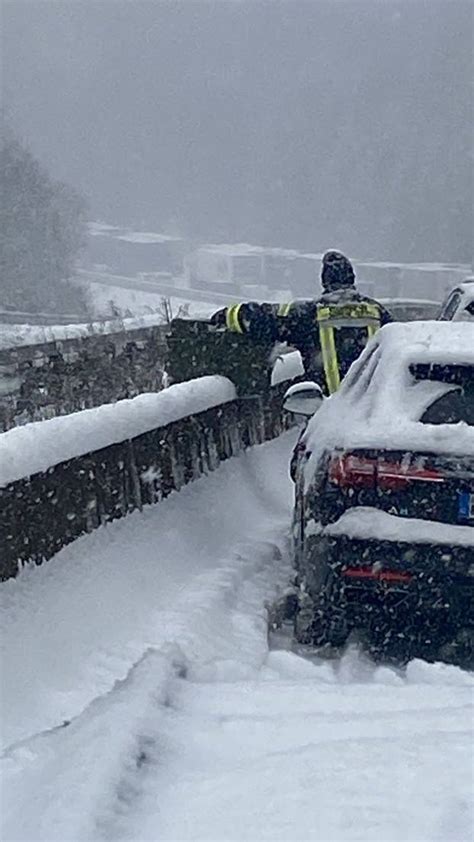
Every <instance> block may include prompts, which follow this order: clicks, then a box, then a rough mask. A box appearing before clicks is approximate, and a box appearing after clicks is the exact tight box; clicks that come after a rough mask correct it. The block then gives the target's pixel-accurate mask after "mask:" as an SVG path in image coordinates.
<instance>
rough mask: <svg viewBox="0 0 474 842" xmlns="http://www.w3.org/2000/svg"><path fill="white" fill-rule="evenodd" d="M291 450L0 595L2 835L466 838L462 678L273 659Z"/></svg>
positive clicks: (143, 517) (430, 671)
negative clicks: (270, 629) (268, 606)
mask: <svg viewBox="0 0 474 842" xmlns="http://www.w3.org/2000/svg"><path fill="white" fill-rule="evenodd" d="M294 439H295V433H294V432H291V433H287V434H286V435H284V436H282V437H281V438H280V439H278V440H276V441H274V442H270V443H267V444H265V445H261V446H259V447H255V448H253V449H251V450H249V451H247V452H246V453H244V454H242V455H241V456H239V457H238V458H235V459H231V460H229V461H228V462H226V463H224V464H222V465H221V466H220V467H219V468H218V470H217V471H216V472H214V473H213V474H211V475H209V476H207V477H203V478H201V479H199V480H197V481H196V482H194V483H192V484H191V485H190V486H187V487H185V488H184V489H182V490H181V491H180V492H179V493H176V494H172V495H170V497H168V498H167V499H166V500H164V501H162V502H161V503H160V504H159V505H157V506H154V507H150V508H148V509H146V510H145V511H144V512H143V513H135V514H133V515H131V516H129V517H128V518H127V519H125V520H122V521H118V522H115V523H113V524H110V525H108V526H107V527H102V528H101V529H99V530H97V531H96V532H94V533H93V534H91V535H87V536H84V537H83V538H81V539H79V540H77V541H76V542H75V543H73V544H71V545H69V546H68V547H66V548H65V549H63V550H62V551H61V552H60V553H59V554H58V555H57V556H56V557H55V558H53V559H52V560H51V561H50V562H48V563H47V564H45V565H43V566H42V567H39V568H29V569H26V570H25V571H23V572H22V574H21V575H20V576H19V577H18V578H17V579H16V580H10V581H8V582H6V583H4V584H3V585H1V586H0V603H1V608H2V612H1V617H2V634H1V639H2V645H3V647H4V651H3V655H2V668H3V678H2V691H3V698H2V708H3V720H4V721H3V743H4V753H3V757H2V776H3V780H2V782H1V785H0V789H1V791H2V794H3V804H2V816H3V823H4V829H3V838H4V839H6V840H9V842H13V840H22V842H33V840H34V842H42V840H44V842H46V840H47V842H66V841H67V842H79V840H81V842H82V841H83V840H84V842H85V840H89V842H91V840H94V842H98V840H114V842H118V840H121V839H128V840H134V842H142V840H157V839H160V840H164V841H165V840H167V842H171V840H174V842H176V840H180V842H181V841H182V840H203V841H204V840H215V841H216V842H217V840H219V842H222V840H239V841H240V842H244V840H245V842H250V840H260V839H268V840H279V839H281V840H283V839H284V840H291V842H294V840H310V839H311V840H318V842H322V840H324V842H345V840H355V839H358V840H364V842H366V840H374V842H375V840H377V842H380V841H381V840H383V842H389V840H398V842H422V840H430V842H431V840H437V842H438V841H439V842H441V840H443V842H445V840H451V842H454V841H455V840H456V842H461V840H462V842H465V840H468V839H469V838H470V832H471V823H470V815H469V800H470V797H471V787H472V768H471V755H472V752H471V745H472V743H471V738H470V734H469V730H470V727H471V715H470V707H469V705H470V702H471V701H472V686H473V684H472V679H471V676H469V675H468V674H466V673H463V672H462V671H461V670H459V669H457V668H454V667H449V666H442V665H428V664H424V663H422V662H413V663H411V664H410V665H409V666H408V668H407V669H406V670H405V671H396V670H394V669H389V668H385V667H375V666H374V665H372V664H370V663H367V662H366V661H365V660H364V658H363V657H362V656H361V655H360V654H359V653H358V652H357V651H355V650H349V651H348V652H347V653H346V654H345V655H344V656H343V658H342V660H340V661H334V662H323V661H321V660H318V659H314V660H313V661H312V662H311V661H308V660H305V659H303V658H301V657H299V655H298V654H296V653H294V652H291V651H282V650H277V649H273V651H269V648H268V640H267V627H266V611H265V603H266V601H268V600H271V599H272V598H273V597H274V596H275V594H276V593H277V592H278V590H279V588H281V587H282V586H284V583H285V582H286V581H287V577H288V573H289V568H288V559H287V552H286V534H287V530H288V525H289V524H288V521H289V511H290V506H291V497H292V488H291V484H290V482H289V480H288V475H287V466H288V458H289V454H290V451H291V447H292V445H293V442H294Z"/></svg>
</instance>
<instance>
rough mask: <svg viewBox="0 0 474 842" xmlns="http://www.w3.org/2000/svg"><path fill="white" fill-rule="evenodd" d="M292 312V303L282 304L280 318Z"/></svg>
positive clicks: (279, 308)
mask: <svg viewBox="0 0 474 842" xmlns="http://www.w3.org/2000/svg"><path fill="white" fill-rule="evenodd" d="M290 310H291V301H290V303H289V304H280V306H279V307H278V315H279V316H287V315H288V313H289V312H290Z"/></svg>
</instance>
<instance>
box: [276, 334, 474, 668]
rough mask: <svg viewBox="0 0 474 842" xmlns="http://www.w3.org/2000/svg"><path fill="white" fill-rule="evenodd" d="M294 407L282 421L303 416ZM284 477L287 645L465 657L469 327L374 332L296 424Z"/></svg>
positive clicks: (471, 534) (471, 559) (471, 519)
mask: <svg viewBox="0 0 474 842" xmlns="http://www.w3.org/2000/svg"><path fill="white" fill-rule="evenodd" d="M309 385H310V384H308V387H307V388H306V392H307V394H308V399H309V403H310V404H311V406H310V408H309V411H308V413H307V414H308V415H309V414H310V413H311V411H312V408H313V405H314V396H312V395H311V390H310V389H309ZM304 394H305V389H302V391H301V392H300V393H299V394H298V403H297V405H296V406H295V407H293V406H292V399H291V395H290V397H289V399H288V400H287V401H286V402H285V406H286V408H287V409H289V410H290V411H295V412H298V413H304V407H302V402H303V401H304ZM294 466H295V474H296V476H295V491H296V499H295V510H294V524H293V532H294V549H295V564H296V568H297V571H298V581H299V592H298V603H299V610H298V612H297V614H296V620H295V631H296V637H297V639H298V640H299V641H300V642H305V643H308V642H313V643H316V644H324V643H330V644H332V645H342V643H343V642H344V641H345V640H346V639H347V637H348V636H349V634H350V633H351V631H353V630H355V629H358V630H363V632H364V633H366V634H368V635H369V636H370V638H371V639H372V642H374V641H375V642H377V640H378V641H379V642H380V643H381V644H382V643H383V641H384V640H389V639H390V638H392V639H393V637H394V635H396V636H397V637H398V639H399V640H400V641H405V643H406V644H409V643H414V644H415V645H418V646H423V647H424V649H425V651H426V652H427V653H428V654H429V652H430V651H431V650H433V653H434V647H436V651H438V650H439V647H440V646H443V645H444V646H445V647H446V646H449V645H451V642H452V641H456V640H457V641H458V643H460V642H461V641H464V642H465V643H466V646H467V647H468V646H469V639H470V638H472V635H473V623H474V620H473V618H472V614H470V613H469V606H470V604H471V603H470V600H471V599H472V596H473V590H474V588H473V586H474V325H469V324H465V323H457V324H453V323H445V324H444V323H440V322H437V321H434V322H412V323H407V324H391V325H387V326H386V327H384V328H382V329H381V330H380V331H378V333H377V334H376V336H375V337H374V338H373V339H372V340H371V341H370V342H369V343H368V345H367V347H366V348H365V350H364V352H363V353H362V354H361V356H360V357H359V359H358V360H357V361H356V362H355V363H354V364H353V365H352V367H351V369H350V371H349V372H348V374H347V376H346V377H345V379H344V381H343V383H342V385H341V388H340V390H339V391H338V392H337V393H336V394H334V395H333V396H331V397H330V398H327V399H324V401H323V402H322V404H321V406H320V408H319V409H318V410H317V412H316V413H315V414H314V415H313V417H312V418H311V420H310V421H309V424H308V426H307V429H306V431H305V432H304V434H303V435H302V436H301V437H300V439H299V442H298V445H297V458H296V459H294ZM453 645H456V644H453Z"/></svg>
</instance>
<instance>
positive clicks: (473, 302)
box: [438, 276, 474, 322]
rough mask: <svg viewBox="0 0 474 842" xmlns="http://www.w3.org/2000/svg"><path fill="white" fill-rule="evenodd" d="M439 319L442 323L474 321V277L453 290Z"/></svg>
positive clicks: (442, 308)
mask: <svg viewBox="0 0 474 842" xmlns="http://www.w3.org/2000/svg"><path fill="white" fill-rule="evenodd" d="M438 319H440V321H442V322H469V321H471V320H472V321H474V276H473V277H471V278H466V280H465V281H463V282H462V283H461V284H458V285H457V286H456V287H454V289H452V290H451V292H450V293H449V295H448V297H447V299H446V301H445V302H444V304H443V305H442V307H441V312H440V314H439V316H438Z"/></svg>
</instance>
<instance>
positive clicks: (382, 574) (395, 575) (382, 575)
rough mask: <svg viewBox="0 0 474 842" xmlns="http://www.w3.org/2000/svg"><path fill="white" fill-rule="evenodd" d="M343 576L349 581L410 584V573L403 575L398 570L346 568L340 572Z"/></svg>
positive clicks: (411, 577)
mask: <svg viewBox="0 0 474 842" xmlns="http://www.w3.org/2000/svg"><path fill="white" fill-rule="evenodd" d="M342 575H343V576H347V577H348V578H349V579H375V580H377V581H379V582H405V583H406V582H411V580H412V579H413V576H412V575H411V573H403V572H399V571H398V570H374V569H373V568H372V567H346V568H345V569H344V570H343V571H342Z"/></svg>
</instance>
